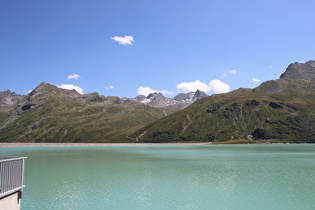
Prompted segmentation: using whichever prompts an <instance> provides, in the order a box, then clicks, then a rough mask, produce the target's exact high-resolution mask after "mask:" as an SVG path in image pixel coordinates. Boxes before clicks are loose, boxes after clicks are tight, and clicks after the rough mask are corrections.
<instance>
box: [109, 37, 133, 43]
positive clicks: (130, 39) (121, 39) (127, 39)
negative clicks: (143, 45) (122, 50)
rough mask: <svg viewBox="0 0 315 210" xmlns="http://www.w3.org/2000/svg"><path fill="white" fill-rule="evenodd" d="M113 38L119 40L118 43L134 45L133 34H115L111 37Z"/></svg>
mask: <svg viewBox="0 0 315 210" xmlns="http://www.w3.org/2000/svg"><path fill="white" fill-rule="evenodd" d="M111 39H112V40H114V41H116V42H118V44H121V45H132V44H133V43H134V42H135V41H134V39H133V36H124V37H122V36H114V37H111Z"/></svg>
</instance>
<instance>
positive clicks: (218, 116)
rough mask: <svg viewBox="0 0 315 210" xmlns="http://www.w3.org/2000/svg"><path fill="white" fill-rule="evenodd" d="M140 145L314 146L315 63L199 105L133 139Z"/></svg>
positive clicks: (296, 66) (291, 67) (290, 68)
mask: <svg viewBox="0 0 315 210" xmlns="http://www.w3.org/2000/svg"><path fill="white" fill-rule="evenodd" d="M131 137H132V138H135V139H136V140H137V141H139V142H177V141H179V142H183V141H187V142H189V141H213V142H224V141H229V140H230V141H232V142H234V143H237V142H243V141H247V142H250V141H254V140H260V141H266V140H267V141H270V140H274V141H280V142H283V141H285V142H315V61H309V62H306V63H294V64H291V65H289V66H288V68H287V69H286V71H285V72H284V73H283V74H282V75H281V77H280V79H278V80H271V81H267V82H264V83H262V84H261V85H260V86H259V87H257V88H255V89H245V88H241V89H238V90H235V91H232V92H229V93H226V94H216V95H212V96H209V97H206V98H203V99H200V100H198V101H196V102H195V103H193V104H192V105H190V106H189V107H187V108H185V109H183V110H181V111H178V112H175V113H173V114H170V115H168V116H166V117H164V118H162V119H159V120H157V121H156V122H153V123H151V124H150V125H147V126H145V127H144V128H141V129H139V130H138V131H137V132H135V133H134V134H133V135H131Z"/></svg>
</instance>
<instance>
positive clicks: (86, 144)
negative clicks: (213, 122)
mask: <svg viewBox="0 0 315 210" xmlns="http://www.w3.org/2000/svg"><path fill="white" fill-rule="evenodd" d="M210 144H212V143H211V142H203V143H18V142H17V143H15V142H12V143H0V147H80V146H150V145H151V146H158V145H161V146H162V145H210Z"/></svg>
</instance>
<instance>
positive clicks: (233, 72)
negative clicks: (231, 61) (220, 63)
mask: <svg viewBox="0 0 315 210" xmlns="http://www.w3.org/2000/svg"><path fill="white" fill-rule="evenodd" d="M229 73H231V74H236V73H237V71H236V70H235V69H231V70H229Z"/></svg>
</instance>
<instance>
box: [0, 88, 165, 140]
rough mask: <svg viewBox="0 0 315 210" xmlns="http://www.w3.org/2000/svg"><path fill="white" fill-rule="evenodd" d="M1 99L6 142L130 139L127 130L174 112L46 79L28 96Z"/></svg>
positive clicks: (1, 135)
mask: <svg viewBox="0 0 315 210" xmlns="http://www.w3.org/2000/svg"><path fill="white" fill-rule="evenodd" d="M0 102H1V106H0V142H117V141H120V142H121V141H124V142H126V141H127V142H128V141H131V140H130V139H128V138H126V136H127V135H129V134H131V133H132V132H134V131H135V130H137V129H139V128H141V127H143V126H145V125H147V124H148V123H150V122H153V121H155V120H157V119H160V118H161V117H163V116H165V115H167V114H169V113H170V111H169V110H163V109H158V108H155V107H151V106H149V105H146V104H143V103H139V102H136V101H133V100H130V99H126V98H124V99H121V98H118V97H113V96H109V97H105V96H102V95H99V94H98V93H89V94H84V95H81V94H79V93H77V92H76V91H75V90H65V89H61V88H58V87H56V86H53V85H50V84H48V83H45V82H42V83H40V84H39V85H38V86H37V87H36V88H35V89H34V90H33V91H32V92H31V93H29V94H28V95H27V96H21V95H17V94H14V93H12V92H10V91H4V92H0Z"/></svg>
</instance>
